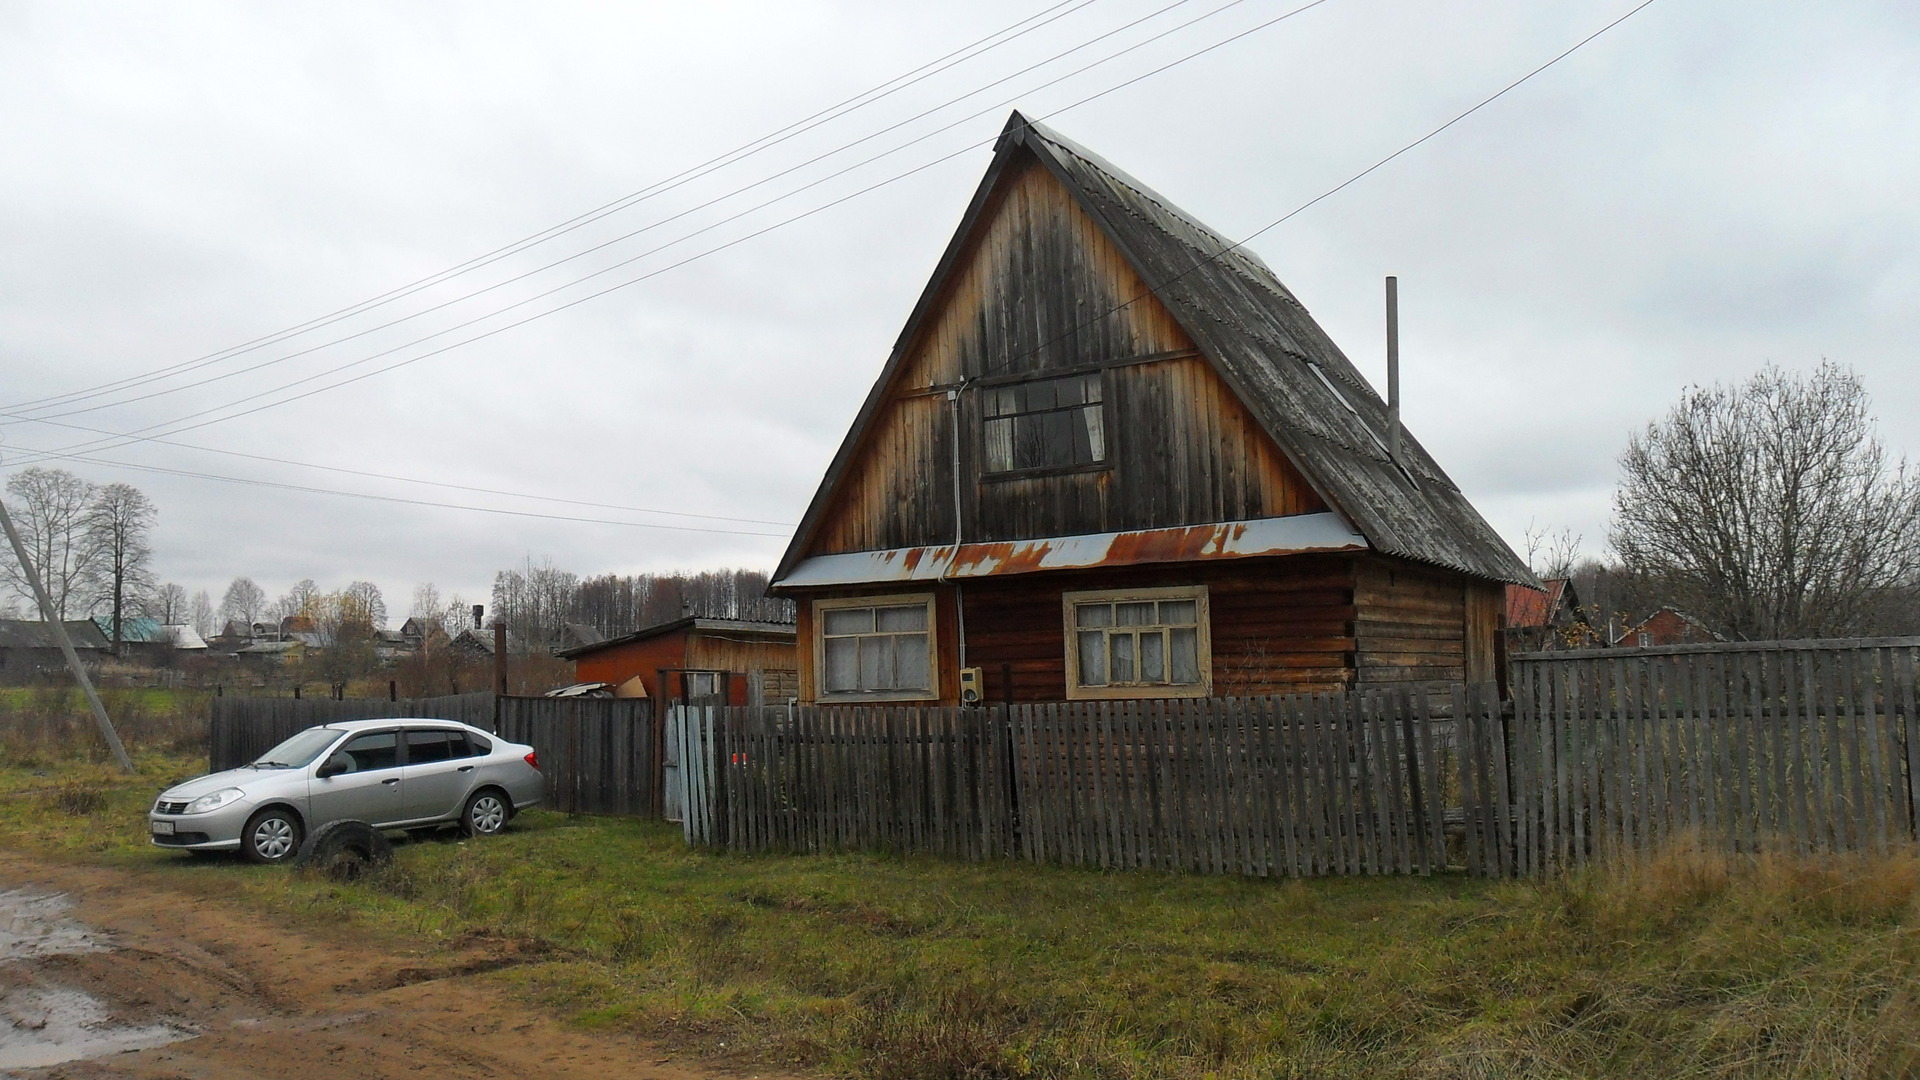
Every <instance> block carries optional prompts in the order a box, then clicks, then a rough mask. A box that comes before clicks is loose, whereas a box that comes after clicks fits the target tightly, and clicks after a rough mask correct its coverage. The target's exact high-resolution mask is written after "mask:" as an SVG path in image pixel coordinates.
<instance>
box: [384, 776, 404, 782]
mask: <svg viewBox="0 0 1920 1080" xmlns="http://www.w3.org/2000/svg"><path fill="white" fill-rule="evenodd" d="M380 782H381V783H382V784H397V783H399V782H400V778H399V777H397V776H389V777H387V778H386V779H385V780H382V781H380Z"/></svg>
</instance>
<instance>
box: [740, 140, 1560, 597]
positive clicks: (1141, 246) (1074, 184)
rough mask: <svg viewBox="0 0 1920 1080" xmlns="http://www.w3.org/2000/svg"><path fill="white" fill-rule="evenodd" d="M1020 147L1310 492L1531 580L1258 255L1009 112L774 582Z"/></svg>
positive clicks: (1471, 567) (1385, 544)
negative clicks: (1394, 428) (1394, 427)
mask: <svg viewBox="0 0 1920 1080" xmlns="http://www.w3.org/2000/svg"><path fill="white" fill-rule="evenodd" d="M1023 152H1030V153H1032V154H1033V155H1034V156H1035V157H1036V158H1038V159H1039V161H1040V162H1042V163H1043V164H1044V165H1045V166H1046V168H1047V169H1048V170H1049V171H1050V172H1051V173H1052V174H1053V175H1054V176H1055V177H1056V178H1057V179H1058V180H1059V181H1060V182H1061V184H1062V185H1063V186H1065V187H1066V189H1067V190H1068V191H1069V192H1070V193H1071V194H1072V196H1073V197H1074V198H1075V200H1076V201H1077V202H1078V204H1079V205H1080V207H1081V208H1082V209H1083V210H1084V211H1085V212H1086V213H1087V214H1088V215H1089V216H1090V217H1092V218H1093V220H1094V221H1095V222H1096V223H1098V224H1099V226H1100V228H1101V229H1102V231H1103V232H1105V234H1106V235H1107V237H1108V239H1110V240H1111V241H1112V242H1113V243H1114V244H1115V246H1117V247H1118V248H1119V249H1120V250H1121V252H1122V253H1123V254H1124V255H1125V256H1126V258H1127V259H1128V261H1129V262H1130V263H1131V264H1132V265H1133V268H1134V270H1135V271H1136V272H1137V273H1138V274H1139V275H1140V277H1141V278H1142V279H1143V280H1144V281H1146V282H1147V283H1148V285H1149V287H1150V289H1151V290H1152V293H1153V295H1154V296H1155V297H1156V298H1157V299H1158V300H1159V301H1160V303H1161V304H1163V305H1164V306H1165V307H1166V308H1167V310H1168V311H1169V312H1170V313H1171V314H1172V315H1173V317H1174V319H1176V320H1177V321H1178V322H1179V324H1180V326H1181V328H1182V329H1183V330H1185V331H1186V333H1187V335H1188V336H1189V337H1190V338H1192V339H1193V341H1194V342H1195V343H1196V344H1197V345H1199V347H1200V351H1201V353H1202V354H1203V355H1204V356H1205V357H1206V359H1207V360H1208V362H1209V363H1210V364H1211V365H1212V367H1213V369H1214V370H1215V371H1216V372H1217V373H1218V374H1219V375H1220V377H1221V378H1222V379H1223V380H1224V381H1225V382H1226V383H1227V385H1228V386H1229V387H1230V388H1231V389H1232V390H1233V391H1234V393H1235V394H1236V395H1237V396H1238V397H1239V398H1240V400H1241V402H1242V403H1243V404H1245V405H1246V407H1247V409H1248V410H1249V411H1250V412H1252V413H1253V415H1254V417H1255V418H1256V419H1257V420H1259V422H1260V424H1261V427H1262V428H1263V429H1264V430H1265V432H1266V434H1267V435H1268V437H1270V438H1271V439H1273V441H1274V442H1275V443H1276V444H1277V445H1278V446H1279V447H1280V449H1281V451H1282V452H1284V453H1285V454H1286V455H1287V457H1288V458H1289V459H1290V460H1291V461H1292V462H1293V464H1294V466H1295V467H1296V468H1298V469H1299V470H1300V472H1301V473H1302V475H1304V476H1305V477H1306V479H1307V481H1308V483H1310V484H1311V485H1312V486H1313V487H1314V489H1315V490H1316V491H1318V492H1319V493H1320V494H1321V496H1322V497H1323V498H1325V499H1326V500H1327V501H1328V502H1329V503H1331V504H1332V505H1333V506H1334V507H1335V508H1336V509H1337V510H1338V511H1339V512H1340V513H1342V514H1344V515H1345V516H1346V518H1347V519H1348V520H1350V521H1351V522H1352V523H1353V524H1354V526H1355V527H1356V528H1358V529H1359V530H1360V532H1361V533H1362V534H1363V535H1364V536H1365V537H1366V539H1367V542H1368V543H1369V544H1370V545H1371V546H1372V547H1373V548H1374V549H1376V550H1378V551H1381V552H1384V553H1386V554H1389V555H1398V556H1401V557H1404V558H1408V559H1414V560H1418V561H1421V562H1426V563H1431V564H1434V565H1436V566H1443V567H1447V568H1449V569H1453V570H1458V571H1461V572H1463V573H1467V574H1470V575H1473V576H1475V577H1480V578H1488V579H1492V580H1495V581H1504V582H1510V583H1515V584H1523V585H1532V586H1536V587H1537V584H1538V583H1537V582H1536V581H1535V580H1534V577H1533V575H1532V574H1531V573H1529V572H1528V570H1527V568H1526V566H1525V564H1523V563H1522V562H1521V561H1520V559H1519V558H1518V557H1517V556H1515V555H1514V554H1513V552H1512V550H1511V549H1509V548H1508V547H1507V545H1506V543H1505V542H1504V541H1502V540H1501V539H1500V537H1499V535H1498V534H1497V533H1495V532H1494V531H1493V529H1492V528H1491V527H1490V526H1488V525H1487V523H1486V521H1485V520H1483V519H1482V518H1481V517H1480V515H1479V513H1478V512H1477V511H1475V510H1474V508H1473V506H1472V505H1471V504H1469V503H1468V502H1467V500H1466V498H1465V496H1463V495H1462V494H1461V493H1460V489H1459V488H1458V487H1457V486H1456V485H1455V484H1454V483H1453V481H1452V480H1451V479H1450V478H1448V476H1447V475H1446V473H1445V472H1444V471H1443V470H1442V469H1441V468H1440V466H1439V464H1438V463H1437V462H1435V461H1434V460H1433V458H1432V457H1431V455H1429V454H1428V453H1427V452H1426V450H1425V448H1424V447H1422V446H1421V445H1420V444H1419V442H1418V440H1416V439H1414V438H1413V436H1412V435H1411V434H1409V433H1408V432H1406V431H1405V430H1404V429H1403V430H1402V432H1401V438H1400V463H1399V464H1398V465H1396V464H1395V463H1394V462H1393V461H1391V460H1389V458H1388V455H1387V449H1386V439H1387V430H1388V429H1387V408H1386V403H1385V402H1384V401H1382V400H1381V399H1380V396H1379V395H1378V394H1376V393H1375V392H1374V390H1373V388H1372V387H1371V386H1370V385H1368V383H1367V381H1366V379H1365V378H1364V377H1362V376H1361V375H1360V372H1359V371H1358V370H1357V369H1356V368H1355V367H1354V366H1353V364H1352V362H1351V361H1349V360H1348V359H1347V357H1346V356H1345V354H1343V353H1342V352H1341V351H1340V348H1339V346H1337V345H1335V344H1334V343H1333V340H1332V339H1331V338H1329V337H1328V336H1327V334H1326V332H1325V331H1324V330H1322V329H1321V328H1320V326H1319V324H1317V323H1315V322H1314V321H1313V318H1312V316H1310V315H1308V314H1307V310H1306V308H1305V307H1303V306H1302V305H1301V304H1300V302H1299V300H1297V299H1295V297H1294V295H1293V294H1292V293H1291V292H1289V291H1288V290H1287V287H1286V286H1285V285H1283V284H1281V283H1280V279H1279V278H1277V277H1276V276H1274V273H1273V271H1272V270H1270V269H1268V268H1267V265H1266V264H1265V263H1264V262H1262V261H1260V259H1259V257H1258V256H1256V255H1254V254H1253V253H1252V252H1250V251H1247V250H1245V249H1244V248H1238V247H1234V246H1233V244H1232V242H1231V241H1230V240H1228V239H1226V238H1225V237H1222V236H1221V235H1220V234H1218V233H1216V232H1214V231H1213V230H1212V229H1209V228H1207V227H1206V226H1205V225H1202V224H1201V223H1200V222H1198V221H1196V220H1194V219H1193V218H1192V217H1190V216H1188V215H1187V214H1186V213H1185V212H1183V211H1181V210H1180V209H1179V208H1178V207H1176V206H1174V205H1173V204H1172V203H1171V202H1169V201H1167V200H1166V199H1165V198H1163V197H1161V196H1160V195H1159V194H1157V193H1156V192H1154V191H1153V190H1152V189H1151V188H1148V187H1147V186H1146V185H1144V184H1142V183H1140V182H1139V181H1137V180H1135V179H1133V178H1132V177H1131V176H1128V175H1127V174H1126V173H1124V172H1122V171H1121V170H1119V169H1117V168H1115V167H1114V166H1112V165H1110V164H1108V163H1107V162H1106V161H1104V160H1103V159H1101V158H1100V157H1099V156H1098V155H1096V154H1094V153H1092V152H1091V151H1088V150H1086V149H1084V148H1082V147H1080V146H1078V145H1077V144H1075V143H1073V142H1071V141H1069V140H1068V139H1066V138H1064V137H1063V136H1061V135H1059V134H1058V133H1056V132H1054V131H1052V130H1050V129H1048V128H1046V127H1044V126H1042V125H1040V124H1036V123H1034V122H1032V121H1029V120H1027V119H1026V118H1025V117H1023V116H1021V115H1020V114H1019V113H1018V112H1016V113H1014V114H1013V116H1012V117H1011V118H1010V119H1009V120H1008V122H1007V127H1006V129H1005V130H1004V131H1003V132H1002V133H1001V136H1000V141H999V143H998V144H997V146H996V147H995V151H994V160H993V162H992V164H991V165H990V166H989V167H988V169H987V173H986V176H985V177H984V178H983V179H982V180H981V183H980V187H979V189H978V190H977V191H976V192H975V194H974V197H973V201H972V202H971V204H970V205H969V206H968V210H967V214H966V216H965V217H964V218H963V219H962V221H961V223H960V228H959V229H958V230H957V231H956V233H955V235H954V237H953V239H952V241H951V242H950V243H949V244H948V247H947V250H946V252H945V254H944V255H943V256H942V257H941V260H940V263H939V266H938V267H937V268H936V269H935V271H934V276H933V278H932V280H930V281H929V282H928V283H927V287H926V289H925V290H924V291H923V292H922V294H921V297H920V300H919V302H918V303H917V304H916V305H915V308H914V312H913V315H912V317H911V318H910V319H909V320H908V323H907V326H906V328H905V330H904V331H902V333H901V335H900V338H899V340H898V341H897V342H896V343H895V344H894V349H893V354H892V355H891V356H890V357H889V358H888V361H887V364H886V367H885V368H884V369H883V370H882V371H881V374H880V378H879V379H878V380H877V381H876V382H875V384H874V387H873V389H872V391H871V392H869V394H868V395H867V400H866V402H865V403H864V404H863V405H862V407H861V410H860V413H859V415H858V416H857V417H856V419H855V421H854V424H853V427H852V429H851V430H849V431H848V433H847V437H846V439H845V440H844V441H843V442H842V443H841V446H840V450H839V452H838V453H837V454H836V455H835V457H834V461H833V464H832V466H831V467H830V468H829V469H828V472H827V475H826V478H825V480H823V481H822V483H821V486H820V489H819V491H818V492H816V493H815V495H814V499H813V503H812V504H811V505H810V506H809V507H808V509H807V513H806V516H805V517H804V518H803V519H802V520H801V523H800V528H799V529H798V530H797V531H796V532H795V534H794V538H793V542H792V543H791V545H789V547H788V549H787V553H786V555H785V557H784V558H783V559H782V560H781V564H780V567H779V569H778V570H777V571H776V572H775V574H774V578H775V581H776V583H777V582H778V581H779V580H780V579H782V578H784V577H785V576H786V575H787V574H788V573H789V572H790V571H791V570H792V569H793V567H794V566H795V564H797V562H798V561H799V560H800V559H801V558H802V557H804V556H805V554H806V551H807V547H808V545H809V544H810V542H811V540H812V535H813V533H814V531H815V529H816V528H817V527H818V526H819V525H820V523H821V520H822V518H823V516H824V515H825V513H826V512H827V509H828V507H830V506H831V505H832V501H833V491H834V488H835V486H836V485H837V483H838V481H839V479H840V477H841V476H842V475H843V474H844V472H845V471H846V468H847V465H848V464H849V462H850V461H851V460H852V459H853V457H854V456H855V455H857V453H858V452H859V448H860V442H861V437H862V435H863V434H864V432H865V431H866V429H867V428H868V427H869V426H870V425H871V424H872V422H873V421H874V419H875V417H876V416H877V414H878V413H879V410H880V407H881V406H882V405H883V404H884V402H885V400H886V397H887V390H888V387H889V386H890V385H891V383H892V382H893V379H894V377H895V375H896V374H897V373H898V371H899V369H900V366H901V364H902V363H903V362H904V361H905V360H906V358H907V357H908V356H909V355H910V354H911V352H912V350H913V348H914V345H915V343H916V339H917V336H918V332H919V330H920V328H921V325H922V323H923V322H924V320H925V319H926V318H927V317H928V316H929V314H930V313H931V312H932V311H934V310H936V309H937V307H938V299H939V297H940V294H941V290H942V286H943V285H944V284H945V282H946V279H947V277H948V275H949V274H951V273H952V272H953V271H954V269H955V268H956V267H957V266H958V265H960V263H961V260H962V256H963V255H964V254H965V251H966V249H967V246H968V240H969V237H970V235H971V234H972V233H973V231H974V229H975V227H976V225H977V224H978V223H979V220H980V218H981V216H982V215H983V213H984V212H985V211H986V209H987V207H988V205H989V203H990V201H991V195H992V192H993V189H994V187H995V185H996V184H997V183H998V182H999V180H1000V178H1001V176H1002V175H1003V173H1005V172H1006V170H1007V167H1008V163H1009V162H1010V161H1011V160H1012V159H1014V158H1015V157H1016V156H1017V155H1019V154H1021V153H1023Z"/></svg>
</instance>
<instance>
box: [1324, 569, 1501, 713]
mask: <svg viewBox="0 0 1920 1080" xmlns="http://www.w3.org/2000/svg"><path fill="white" fill-rule="evenodd" d="M1354 585H1355V589H1354V602H1355V604H1356V605H1357V607H1358V609H1359V619H1358V624H1357V626H1356V630H1357V634H1356V636H1357V638H1358V650H1359V655H1358V657H1357V661H1358V677H1359V680H1360V682H1361V684H1362V685H1367V686H1378V685H1386V684H1392V683H1457V682H1463V681H1465V682H1476V683H1479V682H1491V681H1492V680H1493V678H1494V668H1495V663H1494V660H1495V655H1494V652H1495V650H1494V639H1495V637H1496V636H1497V635H1498V634H1499V623H1500V612H1501V610H1502V608H1503V606H1504V604H1505V590H1504V588H1503V587H1502V586H1501V585H1499V584H1497V583H1492V582H1485V581H1478V580H1475V579H1473V578H1469V577H1466V576H1465V575H1463V574H1456V573H1454V572H1453V571H1450V570H1441V569H1437V568H1434V567H1428V566H1422V565H1420V564H1418V563H1410V562H1406V561H1405V560H1402V559H1393V558H1387V557H1384V556H1364V557H1361V558H1359V559H1357V560H1356V564H1355V572H1354Z"/></svg>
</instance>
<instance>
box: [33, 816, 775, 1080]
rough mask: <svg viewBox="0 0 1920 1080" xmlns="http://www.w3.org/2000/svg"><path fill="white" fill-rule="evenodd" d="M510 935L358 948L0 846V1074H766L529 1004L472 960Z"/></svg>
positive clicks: (517, 958)
mask: <svg viewBox="0 0 1920 1080" xmlns="http://www.w3.org/2000/svg"><path fill="white" fill-rule="evenodd" d="M523 949H524V947H523V946H521V945H519V944H517V943H515V942H511V941H499V940H487V939H480V940H470V941H464V942H459V943H455V944H452V945H449V946H447V947H445V948H435V949H431V950H422V951H418V952H412V953H407V952H400V953H396V952H393V951H390V950H389V949H386V948H382V947H373V946H368V947H357V943H356V942H354V941H352V940H351V939H350V938H348V937H346V936H344V935H340V934H303V933H296V932H290V931H288V930H286V929H283V928H281V927H278V926H275V925H273V924H271V923H270V922H269V921H268V920H266V919H263V918H261V917H260V916H259V915H258V914H250V913H247V912H244V911H241V910H239V909H237V908H231V907H228V906H226V905H223V904H221V903H218V902H215V901H209V900H208V899H206V898H205V897H201V896H194V895H188V894H186V893H182V892H176V891H173V890H169V889H167V888H165V887H164V886H160V885H156V884H155V883H154V882H153V881H152V880H151V879H148V878H145V877H142V876H139V875H135V874H131V873H127V872H122V871H116V870H110V869H102V868H93V867H73V866H65V865H54V864H50V863H45V862H40V861H37V860H33V859H28V858H24V857H21V856H17V855H12V854H6V853H0V1076H5V1077H47V1078H53V1077H62V1078H74V1080H81V1078H108V1077H115V1078H118V1077H129V1078H132V1077H138V1078H152V1080H162V1078H164V1080H186V1078H193V1080H240V1078H246V1080H277V1078H282V1077H284V1078H288V1080H295V1078H297V1080H331V1078H333V1077H356V1078H358V1077H366V1078H373V1080H384V1078H386V1077H400V1076H407V1077H419V1076H431V1077H513V1078H535V1077H542V1078H544V1077H553V1078H556V1080H571V1078H575V1077H578V1078H582V1080H587V1078H591V1080H615V1078H626V1077H636V1078H646V1080H717V1078H722V1077H724V1078H730V1080H731V1078H744V1077H750V1076H761V1077H764V1078H766V1080H774V1078H773V1075H772V1074H767V1073H754V1072H737V1071H729V1070H726V1069H723V1068H718V1067H712V1066H706V1065H702V1064H701V1063H698V1062H684V1061H680V1060H676V1059H674V1058H673V1057H672V1056H671V1055H670V1054H669V1053H668V1052H667V1051H664V1050H662V1049H660V1048H659V1047H656V1046H651V1045H649V1044H647V1043H645V1042H642V1041H640V1040H637V1039H633V1038H629V1037H624V1036H620V1035H603V1034H598V1033H591V1032H582V1031H578V1030H574V1029H572V1028H569V1027H567V1026H565V1025H563V1024H561V1023H559V1022H558V1021H556V1020H555V1019H553V1018H551V1017H548V1016H544V1015H541V1014H540V1013H539V1011H538V1010H537V1009H536V1008H533V1007H530V1006H528V1005H526V1004H525V1003H523V1002H520V1001H516V1000H514V999H513V998H512V997H511V996H510V995H509V994H508V993H507V991H506V990H505V989H504V988H502V987H501V986H499V985H497V983H496V982H495V981H494V980H491V979H489V977H488V976H487V974H486V973H487V972H490V971H496V970H499V969H500V968H502V967H505V966H508V965H512V964H515V963H519V962H523V961H525V960H526V959H528V957H527V956H526V955H525V953H524V951H523ZM76 1054H87V1055H90V1056H85V1057H78V1058H76V1057H75V1055H76ZM62 1059H67V1060H62Z"/></svg>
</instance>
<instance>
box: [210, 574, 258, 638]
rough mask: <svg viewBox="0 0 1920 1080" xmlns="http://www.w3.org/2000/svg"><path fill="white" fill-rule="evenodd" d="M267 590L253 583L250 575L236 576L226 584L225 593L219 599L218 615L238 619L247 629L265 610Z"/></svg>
mask: <svg viewBox="0 0 1920 1080" xmlns="http://www.w3.org/2000/svg"><path fill="white" fill-rule="evenodd" d="M266 607H267V590H265V589H262V588H261V587H260V586H258V585H256V584H254V583H253V579H252V578H250V577H237V578H234V579H233V584H231V585H228V586H227V594H226V595H225V596H224V597H222V598H221V600H220V616H221V618H224V619H230V620H238V621H239V622H242V623H245V624H246V625H247V626H248V628H249V629H251V627H252V626H253V624H254V622H255V621H256V620H257V619H259V618H260V616H261V615H262V614H263V613H264V612H265V611H266Z"/></svg>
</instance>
